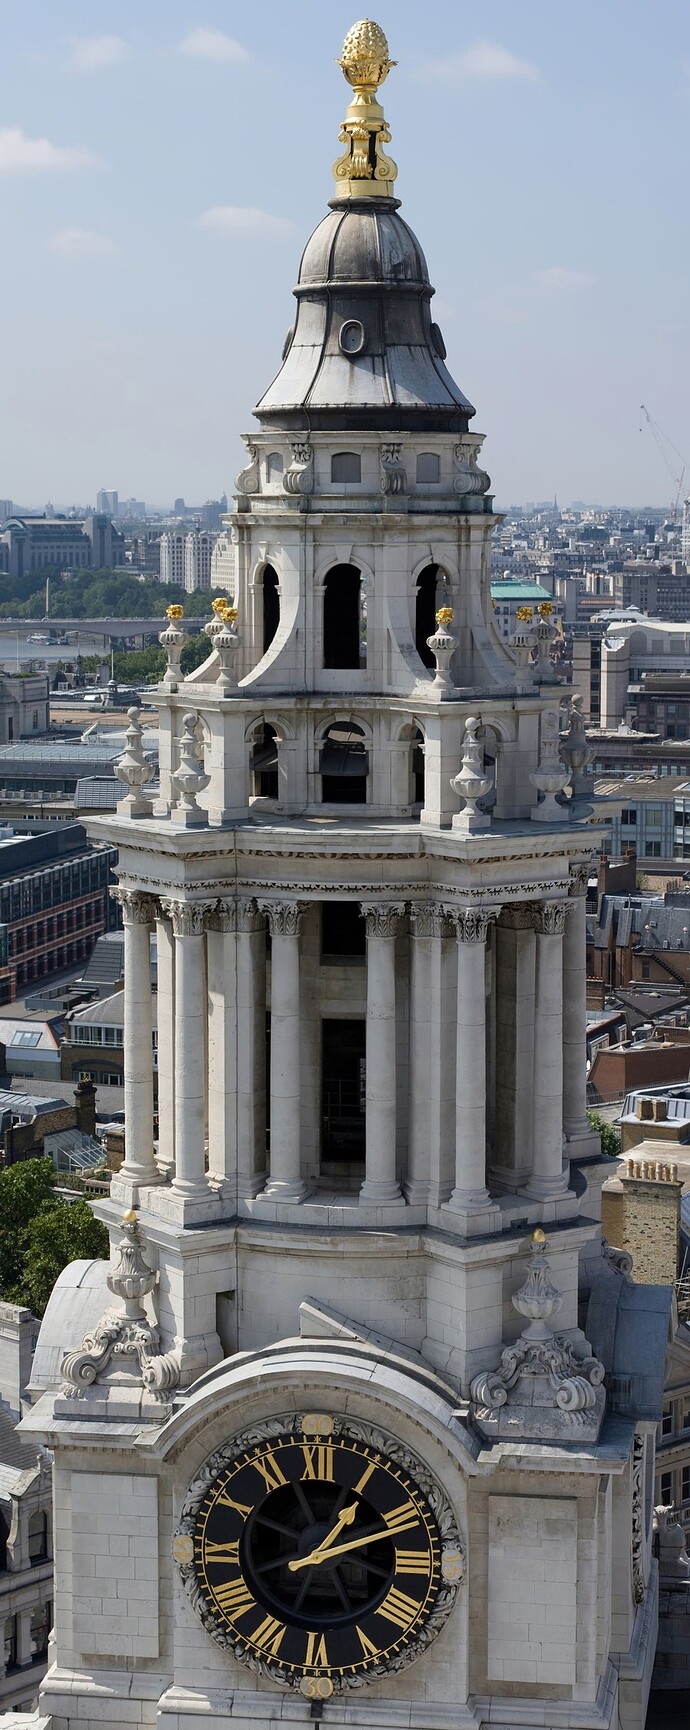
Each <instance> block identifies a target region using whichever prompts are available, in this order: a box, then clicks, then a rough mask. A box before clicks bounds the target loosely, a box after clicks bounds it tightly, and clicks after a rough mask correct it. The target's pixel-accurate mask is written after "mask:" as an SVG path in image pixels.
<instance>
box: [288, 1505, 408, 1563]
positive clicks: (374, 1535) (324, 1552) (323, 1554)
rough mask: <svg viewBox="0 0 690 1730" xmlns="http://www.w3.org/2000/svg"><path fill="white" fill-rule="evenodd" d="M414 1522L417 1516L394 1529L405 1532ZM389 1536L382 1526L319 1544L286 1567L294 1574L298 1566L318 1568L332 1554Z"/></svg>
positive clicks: (338, 1554)
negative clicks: (363, 1534) (342, 1541)
mask: <svg viewBox="0 0 690 1730" xmlns="http://www.w3.org/2000/svg"><path fill="white" fill-rule="evenodd" d="M416 1524H417V1518H416V1516H415V1518H414V1519H411V1520H409V1521H408V1522H407V1524H406V1525H404V1526H402V1525H401V1526H396V1528H395V1529H396V1532H405V1531H407V1530H408V1527H409V1526H416ZM390 1536H391V1533H390V1532H389V1531H388V1530H387V1528H386V1527H385V1526H384V1528H383V1531H382V1532H369V1533H368V1534H367V1535H366V1537H363V1538H349V1539H348V1542H347V1543H346V1544H332V1543H330V1542H329V1544H328V1547H326V1545H325V1544H320V1545H319V1548H318V1549H317V1550H312V1552H311V1555H309V1556H299V1557H298V1558H297V1559H296V1561H294V1562H288V1568H289V1569H290V1572H291V1573H292V1574H296V1573H297V1570H298V1568H307V1567H310V1568H318V1566H319V1563H320V1562H330V1560H331V1557H332V1556H345V1555H347V1553H348V1551H349V1550H362V1549H363V1548H364V1546H365V1544H377V1543H378V1542H379V1540H380V1539H381V1538H390Z"/></svg>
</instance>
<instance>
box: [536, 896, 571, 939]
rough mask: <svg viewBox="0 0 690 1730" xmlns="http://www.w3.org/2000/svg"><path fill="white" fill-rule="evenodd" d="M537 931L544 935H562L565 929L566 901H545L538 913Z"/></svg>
mask: <svg viewBox="0 0 690 1730" xmlns="http://www.w3.org/2000/svg"><path fill="white" fill-rule="evenodd" d="M537 931H540V932H541V934H542V936H544V937H562V936H563V932H564V931H565V903H564V902H562V901H545V902H544V903H543V905H542V907H540V908H539V910H538V913H537Z"/></svg>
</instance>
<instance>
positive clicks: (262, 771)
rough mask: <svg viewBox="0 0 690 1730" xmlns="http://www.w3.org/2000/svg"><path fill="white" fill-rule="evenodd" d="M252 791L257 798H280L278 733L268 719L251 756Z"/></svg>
mask: <svg viewBox="0 0 690 1730" xmlns="http://www.w3.org/2000/svg"><path fill="white" fill-rule="evenodd" d="M249 766H250V771H251V777H252V793H253V796H254V798H255V799H277V798H278V735H277V733H276V730H275V727H271V726H269V725H268V723H267V722H266V721H264V724H263V726H262V728H261V729H260V732H259V735H258V738H257V740H256V743H255V744H254V745H253V747H252V754H251V758H250V765H249Z"/></svg>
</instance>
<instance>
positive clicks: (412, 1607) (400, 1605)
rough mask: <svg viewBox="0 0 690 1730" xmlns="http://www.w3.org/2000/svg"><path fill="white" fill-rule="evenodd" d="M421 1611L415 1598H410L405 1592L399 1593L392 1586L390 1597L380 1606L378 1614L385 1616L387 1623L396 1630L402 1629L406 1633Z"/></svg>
mask: <svg viewBox="0 0 690 1730" xmlns="http://www.w3.org/2000/svg"><path fill="white" fill-rule="evenodd" d="M419 1609H420V1606H419V1604H418V1603H417V1601H416V1599H415V1598H408V1597H407V1596H406V1594H405V1592H399V1591H398V1590H397V1587H396V1586H391V1589H390V1592H389V1593H388V1596H387V1597H386V1598H384V1600H383V1603H382V1604H379V1607H378V1612H377V1614H378V1615H379V1616H385V1618H386V1621H387V1622H392V1623H393V1624H394V1626H395V1627H396V1628H401V1629H402V1631H403V1633H405V1631H406V1630H407V1629H408V1628H409V1626H410V1623H411V1622H414V1619H415V1616H417V1615H418V1614H419Z"/></svg>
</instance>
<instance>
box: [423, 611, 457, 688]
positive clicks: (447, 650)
mask: <svg viewBox="0 0 690 1730" xmlns="http://www.w3.org/2000/svg"><path fill="white" fill-rule="evenodd" d="M452 623H453V608H452V607H439V609H438V612H437V614H436V630H435V631H434V634H433V636H431V637H427V647H428V648H429V649H431V653H432V655H433V657H434V660H435V662H436V678H435V679H434V680H433V682H432V685H431V690H432V691H433V692H434V694H435V695H436V696H438V697H440V698H441V699H443V698H444V697H449V696H450V693H451V691H452V689H453V680H452V677H451V671H450V663H451V660H452V658H453V654H454V651H455V650H456V649H457V646H458V639H457V637H454V636H453V633H452V631H450V630H449V628H448V627H449V625H452Z"/></svg>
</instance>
